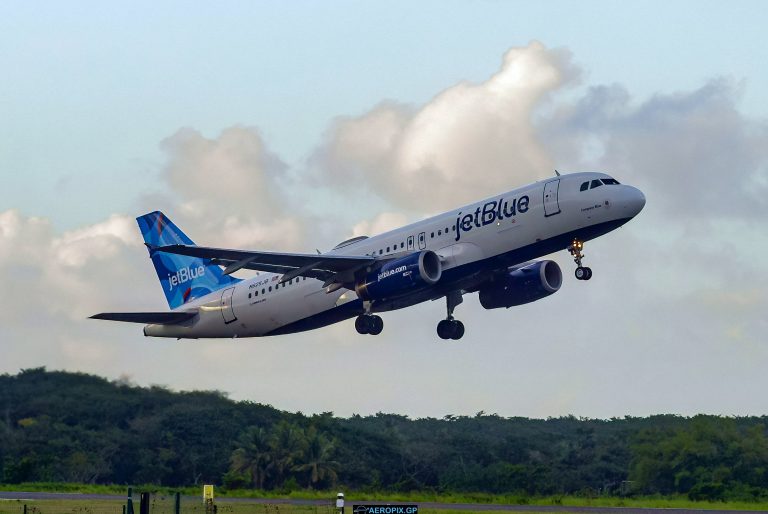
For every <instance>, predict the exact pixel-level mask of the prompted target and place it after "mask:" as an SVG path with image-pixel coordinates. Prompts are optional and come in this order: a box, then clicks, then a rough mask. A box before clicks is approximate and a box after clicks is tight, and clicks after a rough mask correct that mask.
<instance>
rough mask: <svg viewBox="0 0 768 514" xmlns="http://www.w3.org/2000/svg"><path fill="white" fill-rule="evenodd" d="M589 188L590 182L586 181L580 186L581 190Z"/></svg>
mask: <svg viewBox="0 0 768 514" xmlns="http://www.w3.org/2000/svg"><path fill="white" fill-rule="evenodd" d="M587 189H589V182H584V183H583V184H582V185H581V187H580V188H579V191H586V190H587Z"/></svg>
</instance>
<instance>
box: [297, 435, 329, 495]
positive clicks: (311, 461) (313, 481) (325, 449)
mask: <svg viewBox="0 0 768 514" xmlns="http://www.w3.org/2000/svg"><path fill="white" fill-rule="evenodd" d="M305 438H306V447H305V448H306V449H305V451H304V455H303V456H302V457H303V458H302V462H303V464H299V465H297V466H295V467H294V470H295V471H298V472H304V473H308V477H307V478H308V479H309V483H308V484H307V485H308V487H309V488H310V489H312V488H313V486H315V485H317V483H318V482H320V481H322V480H325V479H326V478H328V479H330V481H331V485H332V486H333V485H335V483H336V477H337V475H336V471H337V470H338V469H339V463H338V462H336V461H335V460H331V458H332V457H333V453H334V451H335V450H336V445H335V443H334V441H331V440H329V439H328V438H327V437H326V436H325V434H321V433H319V432H318V431H317V429H316V428H315V427H314V426H312V427H309V429H307V432H306V435H305Z"/></svg>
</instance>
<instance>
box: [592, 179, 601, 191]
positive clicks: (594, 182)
mask: <svg viewBox="0 0 768 514" xmlns="http://www.w3.org/2000/svg"><path fill="white" fill-rule="evenodd" d="M602 185H603V183H602V182H600V181H599V180H593V181H592V185H591V186H590V189H594V188H596V187H600V186H602Z"/></svg>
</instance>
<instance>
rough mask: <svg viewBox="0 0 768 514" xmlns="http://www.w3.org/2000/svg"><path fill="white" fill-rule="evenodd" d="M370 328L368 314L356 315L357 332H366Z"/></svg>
mask: <svg viewBox="0 0 768 514" xmlns="http://www.w3.org/2000/svg"><path fill="white" fill-rule="evenodd" d="M370 329H371V322H370V321H369V320H368V316H366V315H362V316H358V317H357V319H356V320H355V330H357V333H358V334H368V333H369V332H370Z"/></svg>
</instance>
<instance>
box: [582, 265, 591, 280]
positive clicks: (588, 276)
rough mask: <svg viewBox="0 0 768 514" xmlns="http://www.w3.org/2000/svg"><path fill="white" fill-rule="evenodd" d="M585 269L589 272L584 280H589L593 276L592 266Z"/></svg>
mask: <svg viewBox="0 0 768 514" xmlns="http://www.w3.org/2000/svg"><path fill="white" fill-rule="evenodd" d="M584 271H586V272H587V274H586V275H585V276H584V280H589V279H590V278H592V268H584Z"/></svg>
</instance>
